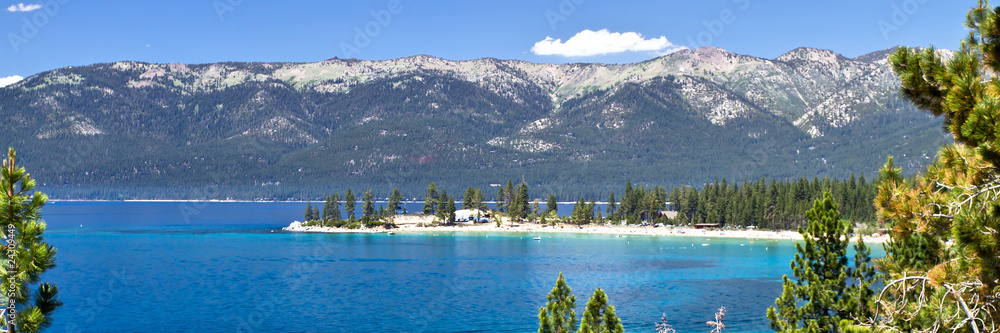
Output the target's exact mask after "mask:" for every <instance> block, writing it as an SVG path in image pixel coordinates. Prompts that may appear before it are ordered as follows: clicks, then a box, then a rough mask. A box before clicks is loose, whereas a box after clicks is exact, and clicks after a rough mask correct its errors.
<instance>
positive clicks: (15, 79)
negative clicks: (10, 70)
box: [0, 75, 24, 88]
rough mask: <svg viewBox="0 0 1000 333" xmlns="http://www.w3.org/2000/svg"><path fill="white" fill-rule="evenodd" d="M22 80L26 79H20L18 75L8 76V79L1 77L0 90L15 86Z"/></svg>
mask: <svg viewBox="0 0 1000 333" xmlns="http://www.w3.org/2000/svg"><path fill="white" fill-rule="evenodd" d="M21 80H24V78H23V77H20V76H17V75H14V76H8V77H0V88H3V87H6V86H9V85H12V84H15V83H17V82H18V81H21Z"/></svg>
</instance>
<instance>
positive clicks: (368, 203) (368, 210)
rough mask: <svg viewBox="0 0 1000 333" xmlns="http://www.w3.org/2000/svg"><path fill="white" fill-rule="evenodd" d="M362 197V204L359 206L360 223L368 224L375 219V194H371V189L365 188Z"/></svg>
mask: <svg viewBox="0 0 1000 333" xmlns="http://www.w3.org/2000/svg"><path fill="white" fill-rule="evenodd" d="M362 197H363V200H364V205H363V206H361V223H364V224H365V225H369V226H370V225H371V224H372V223H374V222H375V220H376V218H375V215H376V213H377V212H376V211H375V196H374V195H373V194H372V190H367V191H365V193H364V194H363V195H362Z"/></svg>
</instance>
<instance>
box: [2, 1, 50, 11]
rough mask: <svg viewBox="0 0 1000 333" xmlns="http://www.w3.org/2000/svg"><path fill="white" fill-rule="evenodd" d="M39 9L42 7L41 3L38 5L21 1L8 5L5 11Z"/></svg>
mask: <svg viewBox="0 0 1000 333" xmlns="http://www.w3.org/2000/svg"><path fill="white" fill-rule="evenodd" d="M39 9H42V5H39V4H30V5H25V4H23V3H19V4H16V5H12V6H10V7H7V11H8V12H11V13H13V12H30V11H33V10H39Z"/></svg>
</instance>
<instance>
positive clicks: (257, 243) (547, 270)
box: [43, 202, 881, 332]
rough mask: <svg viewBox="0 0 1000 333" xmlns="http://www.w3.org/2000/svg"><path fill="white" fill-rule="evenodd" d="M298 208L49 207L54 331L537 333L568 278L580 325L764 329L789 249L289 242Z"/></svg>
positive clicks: (462, 238)
mask: <svg viewBox="0 0 1000 333" xmlns="http://www.w3.org/2000/svg"><path fill="white" fill-rule="evenodd" d="M418 206H419V205H416V204H415V205H414V206H413V207H418ZM303 208H304V204H302V203H176V202H53V203H50V204H48V205H46V206H45V207H44V209H43V216H44V219H45V221H46V222H47V223H48V225H49V231H48V232H47V234H46V239H47V240H48V241H49V243H50V244H51V245H53V246H55V247H56V248H57V249H58V250H59V253H58V255H57V257H56V258H57V261H58V266H57V267H56V268H54V269H52V270H50V271H49V272H48V273H46V274H45V275H44V276H43V280H45V281H49V282H53V283H55V284H57V285H58V286H59V288H60V292H61V295H62V299H63V301H64V302H65V306H63V307H62V308H60V309H59V310H58V311H57V313H56V318H55V319H56V323H55V325H53V327H52V328H51V329H50V330H49V331H50V332H264V331H268V332H535V331H537V327H538V320H537V315H538V308H539V307H541V306H542V305H543V304H544V303H545V296H546V294H548V292H549V290H551V289H552V287H553V286H554V284H555V280H556V277H557V276H558V274H559V272H563V273H564V274H565V275H566V278H567V281H568V283H569V286H570V287H571V288H572V289H573V293H574V294H575V295H576V297H577V307H578V309H577V315H578V320H579V317H581V316H582V312H583V306H584V304H586V301H587V299H588V298H589V297H590V295H591V294H592V293H593V291H594V289H595V288H598V287H600V288H602V289H604V290H605V291H606V292H607V294H608V298H609V301H610V303H611V304H612V305H614V306H615V308H616V310H617V312H618V315H619V316H620V317H621V318H622V320H623V323H624V326H625V329H626V331H629V332H652V331H654V326H653V324H654V322H658V321H659V319H660V316H661V315H662V314H663V313H666V315H667V317H668V318H669V322H670V323H671V324H673V325H674V328H676V329H677V330H678V331H679V332H703V331H707V326H705V321H708V320H711V319H712V318H713V314H714V313H715V310H716V309H718V308H719V307H720V306H725V307H726V309H727V311H728V313H727V316H726V318H725V323H726V326H727V328H728V331H731V332H764V331H768V325H767V319H766V318H765V316H764V313H765V310H766V308H767V307H768V306H770V305H771V304H773V302H774V298H775V297H777V296H778V295H779V294H780V292H781V285H780V278H781V276H782V275H783V274H789V273H790V270H789V267H788V265H789V261H790V260H791V259H792V257H793V256H794V252H795V249H794V243H792V242H788V241H784V242H779V241H765V240H756V241H753V243H751V240H724V239H706V238H700V237H697V238H696V237H640V236H635V237H628V238H617V237H614V236H613V235H543V239H542V240H541V241H535V240H532V239H531V238H532V237H534V236H535V235H529V234H501V233H441V234H436V235H435V234H430V233H428V234H396V235H384V234H377V235H354V234H352V235H347V234H297V233H285V232H282V231H281V230H280V228H281V227H282V226H285V225H287V224H288V223H289V221H291V220H294V219H301V216H302V213H303ZM409 209H411V210H413V209H414V208H409ZM549 236H551V238H550V237H549ZM702 243H707V244H710V246H702ZM874 248H875V249H876V250H880V249H881V247H880V246H875V247H874Z"/></svg>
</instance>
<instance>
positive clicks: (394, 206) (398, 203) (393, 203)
mask: <svg viewBox="0 0 1000 333" xmlns="http://www.w3.org/2000/svg"><path fill="white" fill-rule="evenodd" d="M402 202H403V194H402V193H399V189H398V188H393V189H392V194H389V202H388V203H387V205H386V206H387V207H386V209H388V210H389V213H390V215H396V214H398V213H399V211H400V210H401V209H403V203H402Z"/></svg>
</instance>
